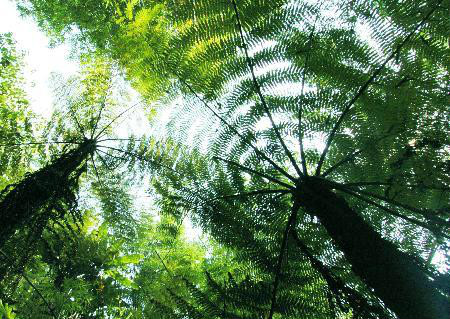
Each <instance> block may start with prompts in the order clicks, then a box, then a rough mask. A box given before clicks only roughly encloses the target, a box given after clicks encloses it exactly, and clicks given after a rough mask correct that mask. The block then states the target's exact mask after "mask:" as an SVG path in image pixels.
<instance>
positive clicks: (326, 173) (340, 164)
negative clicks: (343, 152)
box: [321, 126, 394, 177]
mask: <svg viewBox="0 0 450 319" xmlns="http://www.w3.org/2000/svg"><path fill="white" fill-rule="evenodd" d="M393 128H394V126H391V127H390V128H389V129H388V130H387V132H386V133H385V134H384V135H382V136H381V137H379V138H377V139H376V140H375V141H373V142H371V143H369V144H368V145H367V146H366V147H364V148H362V149H359V150H357V151H354V152H353V153H350V154H348V155H347V156H346V157H344V158H343V159H342V160H340V161H339V162H337V163H336V164H334V165H333V166H331V167H330V168H328V169H327V170H326V171H325V172H324V173H323V174H322V175H321V176H322V177H326V176H328V175H330V174H331V173H332V172H334V171H335V170H336V169H338V168H339V167H340V166H342V165H344V164H345V163H348V162H349V161H351V160H353V159H354V158H355V157H356V156H358V155H359V154H361V153H362V152H364V151H365V150H367V149H369V148H371V147H373V145H374V144H376V143H378V142H380V141H382V140H384V139H385V138H387V137H389V136H391V135H392V134H390V133H391V131H392V130H393Z"/></svg>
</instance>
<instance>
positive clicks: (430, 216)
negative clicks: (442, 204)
mask: <svg viewBox="0 0 450 319" xmlns="http://www.w3.org/2000/svg"><path fill="white" fill-rule="evenodd" d="M342 186H343V185H342ZM353 191H354V192H357V193H359V194H361V195H366V196H369V197H372V198H376V199H378V200H381V201H383V202H386V203H387V204H390V205H393V206H397V207H401V208H404V209H406V210H409V211H411V212H414V213H417V214H419V215H422V216H423V217H425V218H428V219H429V220H432V221H434V222H436V223H437V224H440V225H442V226H450V222H446V221H445V220H441V219H440V218H437V217H436V216H435V215H434V214H433V213H432V212H431V211H425V210H422V209H418V208H416V207H413V206H410V205H408V204H403V203H400V202H397V201H395V200H393V199H390V198H387V197H385V196H382V195H378V194H375V193H372V192H368V191H364V190H360V189H355V190H353Z"/></svg>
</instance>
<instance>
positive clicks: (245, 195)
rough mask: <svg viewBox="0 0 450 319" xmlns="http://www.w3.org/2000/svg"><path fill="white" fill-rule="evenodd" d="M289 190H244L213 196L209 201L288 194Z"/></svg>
mask: <svg viewBox="0 0 450 319" xmlns="http://www.w3.org/2000/svg"><path fill="white" fill-rule="evenodd" d="M290 192H291V191H289V190H287V189H261V190H257V191H253V192H246V193H239V194H232V195H226V196H221V197H216V198H213V199H212V200H211V201H215V200H219V199H234V198H242V197H248V196H255V195H267V194H289V193H290Z"/></svg>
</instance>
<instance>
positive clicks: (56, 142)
mask: <svg viewBox="0 0 450 319" xmlns="http://www.w3.org/2000/svg"><path fill="white" fill-rule="evenodd" d="M47 144H77V145H78V144H82V142H75V141H72V142H64V141H55V142H30V143H15V144H0V146H27V145H47Z"/></svg>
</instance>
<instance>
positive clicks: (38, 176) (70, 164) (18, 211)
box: [0, 141, 95, 248]
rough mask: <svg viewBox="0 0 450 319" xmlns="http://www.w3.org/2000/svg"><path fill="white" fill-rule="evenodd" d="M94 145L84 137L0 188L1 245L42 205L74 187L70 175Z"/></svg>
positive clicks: (28, 220) (58, 197) (55, 199)
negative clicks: (32, 170)
mask: <svg viewBox="0 0 450 319" xmlns="http://www.w3.org/2000/svg"><path fill="white" fill-rule="evenodd" d="M94 148H95V144H94V143H93V142H90V141H86V142H84V143H82V144H80V145H79V146H78V147H77V148H76V149H74V150H72V151H70V152H68V153H66V154H64V155H62V156H61V157H59V158H57V159H56V160H54V161H53V162H52V163H51V164H49V165H47V166H45V167H43V168H42V169H40V170H38V171H37V172H34V173H32V174H29V175H27V176H26V177H25V178H24V179H23V180H22V181H20V182H19V183H17V184H14V185H9V186H7V187H6V188H5V189H4V190H3V191H1V193H0V200H1V202H0V225H1V228H0V248H1V247H3V246H4V244H5V242H6V241H7V240H8V239H9V238H11V236H12V235H13V234H14V233H15V232H16V230H18V229H20V228H21V227H23V226H24V225H26V224H27V223H29V222H30V221H31V220H32V219H33V218H35V217H36V214H37V213H38V212H39V211H40V210H41V209H43V208H45V207H48V204H49V203H51V202H52V201H57V200H59V199H62V198H63V197H64V196H65V195H67V194H68V192H71V191H73V190H72V189H70V187H71V185H73V183H71V178H72V177H73V174H74V172H76V171H77V169H78V168H79V167H80V165H81V164H82V163H83V161H84V160H85V159H86V158H87V157H88V155H89V153H91V152H92V150H93V149H94ZM72 187H73V186H72ZM48 214H49V215H50V212H48ZM44 219H45V218H44ZM40 220H41V219H40ZM46 220H48V219H46Z"/></svg>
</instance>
